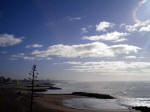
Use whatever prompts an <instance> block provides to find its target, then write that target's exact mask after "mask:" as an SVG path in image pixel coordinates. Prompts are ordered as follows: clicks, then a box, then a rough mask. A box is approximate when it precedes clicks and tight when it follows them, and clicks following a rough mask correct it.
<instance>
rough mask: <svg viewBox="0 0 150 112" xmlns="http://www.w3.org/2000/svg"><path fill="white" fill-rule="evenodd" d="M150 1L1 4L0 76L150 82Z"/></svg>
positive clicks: (6, 0) (16, 0) (13, 0)
mask: <svg viewBox="0 0 150 112" xmlns="http://www.w3.org/2000/svg"><path fill="white" fill-rule="evenodd" d="M149 6H150V1H149V0H1V1H0V75H4V76H7V77H12V78H17V79H22V78H27V77H28V75H27V74H28V72H30V70H31V68H32V65H33V64H36V65H37V69H38V72H39V79H52V80H79V81H145V80H148V81H149V80H150V58H149V57H150V49H149V47H150V13H149V11H150V7H149Z"/></svg>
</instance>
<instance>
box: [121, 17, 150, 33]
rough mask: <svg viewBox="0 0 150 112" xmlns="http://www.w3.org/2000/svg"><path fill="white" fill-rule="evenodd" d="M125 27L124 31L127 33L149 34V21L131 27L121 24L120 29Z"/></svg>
mask: <svg viewBox="0 0 150 112" xmlns="http://www.w3.org/2000/svg"><path fill="white" fill-rule="evenodd" d="M123 26H124V27H125V29H126V30H127V31H129V32H135V31H137V32H150V20H147V21H144V22H140V23H136V24H133V25H126V24H123V25H122V27H123Z"/></svg>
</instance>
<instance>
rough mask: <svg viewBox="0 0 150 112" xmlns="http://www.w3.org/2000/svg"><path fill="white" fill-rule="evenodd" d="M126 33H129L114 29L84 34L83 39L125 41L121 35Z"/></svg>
mask: <svg viewBox="0 0 150 112" xmlns="http://www.w3.org/2000/svg"><path fill="white" fill-rule="evenodd" d="M128 35H129V33H123V32H117V31H114V32H111V33H106V34H103V35H94V36H84V37H83V39H87V40H91V41H97V40H105V41H112V42H121V41H126V40H127V39H125V38H123V37H125V36H128Z"/></svg>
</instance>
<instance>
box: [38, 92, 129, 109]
mask: <svg viewBox="0 0 150 112" xmlns="http://www.w3.org/2000/svg"><path fill="white" fill-rule="evenodd" d="M69 98H85V97H84V96H76V95H70V94H49V95H46V94H41V95H40V96H39V97H36V98H35V101H36V102H37V103H39V104H40V105H41V106H43V107H45V108H47V109H49V110H53V111H56V112H129V110H113V111H110V110H98V111H94V110H80V109H74V108H70V107H66V106H64V105H63V100H65V99H69Z"/></svg>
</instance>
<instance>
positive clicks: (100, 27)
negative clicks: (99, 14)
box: [96, 21, 114, 31]
mask: <svg viewBox="0 0 150 112" xmlns="http://www.w3.org/2000/svg"><path fill="white" fill-rule="evenodd" d="M113 26H114V24H113V23H110V22H106V21H103V22H100V23H99V24H98V25H96V31H106V30H107V29H108V28H112V27H113Z"/></svg>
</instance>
